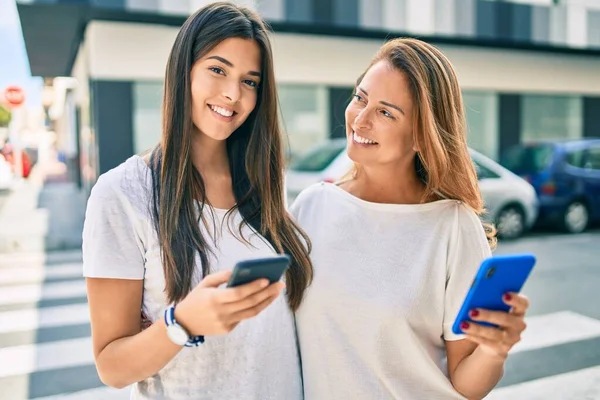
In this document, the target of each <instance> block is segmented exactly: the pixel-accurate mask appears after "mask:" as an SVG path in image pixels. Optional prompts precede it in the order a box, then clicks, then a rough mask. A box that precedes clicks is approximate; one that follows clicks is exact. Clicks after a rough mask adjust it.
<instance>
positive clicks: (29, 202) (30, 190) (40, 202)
mask: <svg viewBox="0 0 600 400" xmlns="http://www.w3.org/2000/svg"><path fill="white" fill-rule="evenodd" d="M48 175H49V170H48V168H44V166H40V165H37V166H35V167H34V169H33V170H32V172H31V175H30V176H29V178H28V179H25V180H22V181H20V182H18V183H17V184H15V186H14V187H13V189H12V190H11V192H10V193H9V194H8V195H7V196H6V198H5V202H4V205H3V207H2V208H0V253H22V252H25V253H27V252H48V251H56V250H70V249H78V248H81V231H82V228H83V219H84V215H85V204H86V197H85V195H84V194H83V193H82V192H81V191H80V190H79V189H78V188H77V187H76V185H74V184H73V183H70V182H64V181H62V182H61V181H58V182H56V181H49V180H48V179H47V178H48Z"/></svg>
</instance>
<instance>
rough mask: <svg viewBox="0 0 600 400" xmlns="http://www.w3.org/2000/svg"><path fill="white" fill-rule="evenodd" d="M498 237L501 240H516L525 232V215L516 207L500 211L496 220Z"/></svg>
mask: <svg viewBox="0 0 600 400" xmlns="http://www.w3.org/2000/svg"><path fill="white" fill-rule="evenodd" d="M496 229H497V230H498V236H500V237H501V238H502V239H516V238H518V237H520V236H521V235H522V234H523V232H524V231H525V215H524V214H523V210H521V208H520V207H518V206H508V207H505V208H503V209H502V211H500V213H499V214H498V217H497V218H496Z"/></svg>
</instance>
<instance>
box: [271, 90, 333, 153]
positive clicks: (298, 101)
mask: <svg viewBox="0 0 600 400" xmlns="http://www.w3.org/2000/svg"><path fill="white" fill-rule="evenodd" d="M278 89H279V103H280V105H281V115H282V119H283V121H282V122H283V125H282V126H283V129H284V131H285V132H286V133H287V138H288V140H289V154H288V156H291V157H292V158H293V157H294V156H295V155H297V154H302V153H305V152H306V151H308V149H310V148H311V147H313V146H314V145H316V144H317V143H321V142H323V141H324V140H325V139H327V138H328V137H329V100H328V91H327V88H326V87H324V86H314V85H288V84H283V85H279V87H278Z"/></svg>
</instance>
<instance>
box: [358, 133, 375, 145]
mask: <svg viewBox="0 0 600 400" xmlns="http://www.w3.org/2000/svg"><path fill="white" fill-rule="evenodd" d="M352 140H353V141H354V143H358V144H365V145H375V144H379V143H377V142H376V141H374V140H371V139H367V138H364V137H362V136H359V135H358V134H357V133H356V132H352Z"/></svg>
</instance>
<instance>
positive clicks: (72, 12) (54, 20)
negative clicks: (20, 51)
mask: <svg viewBox="0 0 600 400" xmlns="http://www.w3.org/2000/svg"><path fill="white" fill-rule="evenodd" d="M17 9H18V12H19V17H20V19H21V26H22V29H23V36H24V39H25V47H26V49H27V54H28V56H29V62H30V66H31V73H32V75H34V76H42V77H55V76H70V75H71V70H72V68H73V64H74V62H75V58H76V57H77V52H78V50H79V45H80V44H81V42H82V40H83V36H84V33H85V28H86V26H87V24H88V22H90V21H92V20H100V21H115V22H134V23H135V22H137V23H145V24H159V25H167V26H181V25H183V23H184V22H185V19H186V18H187V16H185V15H182V16H176V15H175V16H174V15H168V14H160V13H157V12H137V11H135V12H134V11H129V10H125V9H122V8H120V9H114V8H104V7H99V6H90V5H88V4H81V3H80V4H74V3H70V4H61V3H58V4H57V3H54V4H48V3H46V4H40V3H33V4H25V3H17ZM271 27H272V28H273V30H274V31H275V32H280V33H297V34H308V35H330V36H342V37H353V38H372V39H385V38H392V37H395V36H403V37H407V36H411V35H409V34H406V33H405V32H398V33H393V34H391V33H390V32H387V31H383V30H382V31H378V30H364V29H360V28H358V27H341V26H334V25H331V26H327V25H322V24H321V25H315V24H299V23H292V22H282V21H273V22H271ZM419 38H420V39H422V40H425V41H428V42H431V43H433V44H453V45H464V46H474V47H485V48H502V49H513V50H525V51H541V52H551V53H559V54H571V55H585V56H592V57H599V56H600V49H597V48H596V49H579V48H571V47H556V46H552V45H540V44H535V43H529V42H515V41H510V40H504V39H502V40H499V39H482V38H473V37H469V38H466V37H446V36H419Z"/></svg>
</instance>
